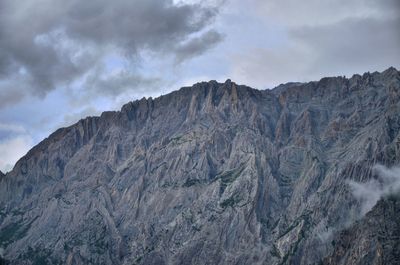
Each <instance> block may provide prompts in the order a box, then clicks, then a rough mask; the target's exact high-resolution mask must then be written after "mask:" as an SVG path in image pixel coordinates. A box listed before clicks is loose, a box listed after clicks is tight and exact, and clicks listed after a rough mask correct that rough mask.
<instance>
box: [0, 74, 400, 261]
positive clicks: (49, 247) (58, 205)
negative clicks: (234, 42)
mask: <svg viewBox="0 0 400 265" xmlns="http://www.w3.org/2000/svg"><path fill="white" fill-rule="evenodd" d="M399 113H400V73H399V72H398V71H397V70H396V69H394V68H389V69H388V70H386V71H385V72H382V73H377V72H375V73H372V74H370V73H366V74H364V75H362V76H360V75H354V76H353V77H352V78H350V79H346V78H344V77H335V78H323V79H321V80H320V81H319V82H310V83H305V84H299V83H292V84H290V85H287V86H280V87H278V88H277V89H275V90H266V91H259V90H255V89H252V88H249V87H246V86H239V85H237V84H235V83H233V82H231V81H230V80H227V81H226V82H225V83H223V84H221V83H217V82H215V81H210V82H207V83H206V82H203V83H198V84H196V85H194V86H193V87H185V88H182V89H180V90H179V91H176V92H173V93H170V94H168V95H165V96H162V97H159V98H156V99H151V98H150V99H142V100H139V101H135V102H131V103H128V104H126V105H125V106H123V107H122V109H121V111H118V112H105V113H103V114H102V115H101V116H100V117H88V118H86V119H84V120H81V121H79V122H78V123H76V124H75V125H73V126H71V127H68V128H62V129H59V130H58V131H56V132H55V133H53V134H52V135H50V136H49V138H47V139H45V140H44V141H43V142H41V143H40V144H39V145H37V146H36V147H34V148H33V149H32V150H31V151H29V152H28V154H27V155H26V156H25V157H23V158H22V159H21V160H20V161H18V163H17V164H16V166H15V167H14V169H13V170H12V171H11V172H9V173H7V174H6V175H5V176H1V177H0V248H1V249H0V254H1V255H0V256H2V258H3V259H6V260H9V261H11V262H12V264H312V263H318V262H320V261H323V260H324V258H325V257H326V258H325V260H328V257H327V256H328V255H331V254H332V253H333V250H334V249H335V246H334V245H333V244H332V240H334V238H335V236H337V235H338V234H339V233H340V230H342V229H343V228H344V227H347V226H348V224H349V222H352V220H353V219H354V218H355V217H356V216H357V215H358V213H359V210H360V209H359V208H360V207H359V204H358V202H357V201H356V200H355V199H354V198H353V196H352V194H351V192H350V190H349V187H348V185H347V181H348V180H354V181H360V182H363V181H366V180H368V179H370V178H371V177H373V176H372V175H373V174H372V171H371V168H372V166H373V165H375V164H377V163H381V164H384V165H387V166H391V165H396V164H398V163H399V160H400V134H399V133H400V115H399ZM395 215H396V216H397V218H398V216H399V212H398V211H397V212H395ZM355 231H359V232H355V233H362V231H363V230H362V228H360V229H358V230H355ZM358 236H359V235H358V234H356V235H354V237H358ZM392 247H393V248H397V249H398V248H399V246H398V244H397V245H395V246H392ZM341 251H343V252H346V251H348V252H349V253H351V254H349V255H359V256H361V255H364V254H365V253H363V252H362V251H359V252H354V251H353V250H352V249H350V248H343V249H342V250H341ZM363 251H368V249H365V250H363ZM346 253H347V252H346ZM329 260H330V261H333V260H334V258H330V259H329ZM332 264H336V263H332ZM343 264H353V263H351V262H347V263H343ZM354 264H357V263H354ZM371 264H380V263H377V262H375V263H374V262H371ZM387 264H390V263H387ZM393 264H394V263H393Z"/></svg>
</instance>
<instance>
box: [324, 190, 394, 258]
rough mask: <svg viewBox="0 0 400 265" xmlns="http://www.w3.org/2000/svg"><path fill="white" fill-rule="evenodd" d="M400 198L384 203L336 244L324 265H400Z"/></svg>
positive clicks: (345, 231) (381, 202)
mask: <svg viewBox="0 0 400 265" xmlns="http://www.w3.org/2000/svg"><path fill="white" fill-rule="evenodd" d="M399 214H400V198H399V197H398V196H391V197H389V198H386V199H382V200H380V201H379V202H378V203H377V205H376V206H375V207H374V208H373V209H372V210H371V211H370V212H369V213H367V215H366V216H365V217H364V218H363V219H361V220H360V221H358V222H356V223H355V224H354V225H352V226H351V227H350V228H347V229H346V230H344V231H343V232H341V233H340V235H339V236H337V237H336V238H334V239H333V240H332V245H333V246H334V251H333V253H332V255H331V256H329V257H327V258H325V259H324V262H323V263H324V264H366V265H368V264H400V222H399Z"/></svg>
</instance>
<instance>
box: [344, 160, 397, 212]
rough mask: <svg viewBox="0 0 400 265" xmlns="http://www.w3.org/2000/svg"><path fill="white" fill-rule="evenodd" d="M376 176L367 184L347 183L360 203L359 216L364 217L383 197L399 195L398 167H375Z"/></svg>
mask: <svg viewBox="0 0 400 265" xmlns="http://www.w3.org/2000/svg"><path fill="white" fill-rule="evenodd" d="M373 172H374V173H375V175H376V176H377V178H376V179H371V180H369V181H367V182H363V183H361V182H355V181H349V186H350V189H351V192H352V194H353V196H354V197H355V198H356V199H357V200H358V201H359V202H360V215H361V216H364V215H365V214H366V213H367V212H369V211H370V210H371V209H372V208H373V207H374V206H375V205H376V203H377V202H378V201H379V200H380V199H381V198H383V197H385V196H390V195H400V167H392V168H387V167H385V166H382V165H376V166H374V168H373Z"/></svg>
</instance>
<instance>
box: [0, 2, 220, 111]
mask: <svg viewBox="0 0 400 265" xmlns="http://www.w3.org/2000/svg"><path fill="white" fill-rule="evenodd" d="M217 13H218V7H216V6H204V5H200V4H196V3H193V4H185V3H181V4H179V5H177V4H174V2H173V1H172V0H135V1H130V0H116V1H106V0H95V1H79V0H72V1H61V0H42V1H37V0H27V1H13V0H2V1H0V95H1V98H0V107H2V106H5V105H7V104H12V103H14V102H17V101H18V100H19V99H20V98H22V97H24V96H26V95H27V94H28V95H36V96H44V95H46V94H47V93H48V92H49V91H51V90H54V89H56V88H58V87H61V86H68V85H70V84H72V83H73V82H74V81H76V80H78V79H79V78H84V77H85V76H86V75H90V74H91V72H92V71H93V69H98V68H99V67H100V68H101V67H104V65H105V64H107V56H109V55H110V54H111V53H112V54H118V56H120V57H123V58H124V59H125V60H127V61H135V60H136V61H138V60H139V59H138V58H140V56H141V53H142V52H146V51H150V52H152V53H154V54H156V56H157V57H163V56H170V57H172V58H173V57H175V58H177V60H179V61H180V60H184V59H186V58H190V57H192V56H195V55H199V54H201V53H202V52H204V51H206V50H207V49H209V48H210V46H213V45H215V44H216V43H217V42H218V41H219V40H220V37H219V33H218V32H216V31H212V30H210V29H209V27H210V25H211V24H212V22H213V20H214V17H215V16H216V14H217ZM210 37H211V38H212V39H211V41H210ZM139 61H140V60H139ZM131 66H132V64H131V65H130V69H129V71H126V69H124V73H129V74H131V75H132V77H130V78H128V77H126V75H123V76H122V77H121V78H122V79H124V80H126V79H128V80H132V79H135V80H136V79H138V80H142V79H143V78H140V77H138V75H139V74H138V73H137V72H135V69H133V70H132V67H131ZM117 76H118V75H117ZM91 81H92V82H93V80H91ZM99 82H100V83H101V82H103V83H104V82H106V83H107V82H108V83H113V84H115V85H118V84H119V83H124V81H123V80H122V81H120V80H115V77H113V79H112V80H110V81H107V80H106V81H105V80H100V81H99ZM94 83H97V81H95V82H94ZM139 84H140V85H142V84H143V82H139ZM134 85H135V82H132V83H131V86H134ZM116 89H120V88H119V87H116ZM93 94H95V93H93Z"/></svg>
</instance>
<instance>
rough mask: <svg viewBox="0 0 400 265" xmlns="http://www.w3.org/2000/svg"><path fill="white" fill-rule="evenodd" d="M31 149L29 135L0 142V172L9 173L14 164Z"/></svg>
mask: <svg viewBox="0 0 400 265" xmlns="http://www.w3.org/2000/svg"><path fill="white" fill-rule="evenodd" d="M31 147H32V139H31V137H30V136H29V135H26V134H25V135H18V136H16V137H13V138H8V139H5V140H3V141H0V170H1V171H3V172H7V171H10V170H11V169H12V167H13V166H14V164H15V163H16V162H17V161H18V159H20V158H21V157H22V156H23V155H25V154H26V153H27V152H28V151H29V149H30V148H31Z"/></svg>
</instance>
